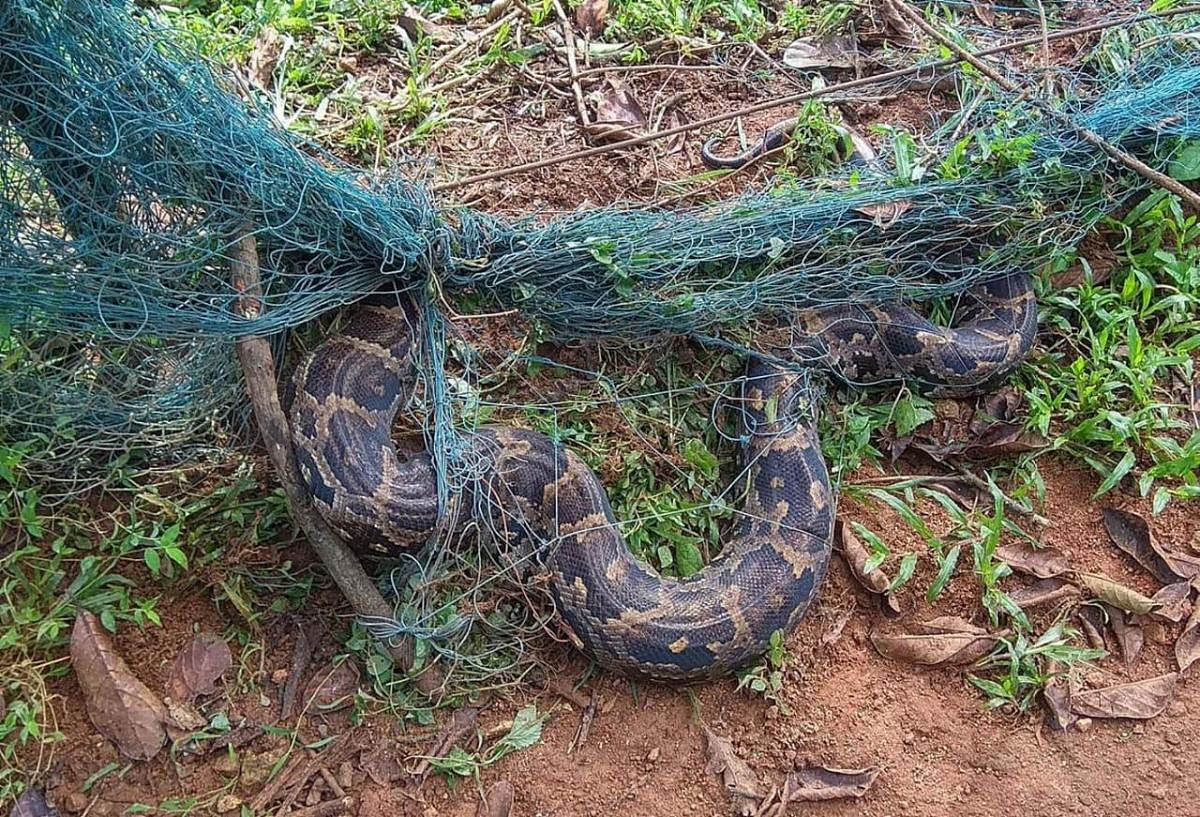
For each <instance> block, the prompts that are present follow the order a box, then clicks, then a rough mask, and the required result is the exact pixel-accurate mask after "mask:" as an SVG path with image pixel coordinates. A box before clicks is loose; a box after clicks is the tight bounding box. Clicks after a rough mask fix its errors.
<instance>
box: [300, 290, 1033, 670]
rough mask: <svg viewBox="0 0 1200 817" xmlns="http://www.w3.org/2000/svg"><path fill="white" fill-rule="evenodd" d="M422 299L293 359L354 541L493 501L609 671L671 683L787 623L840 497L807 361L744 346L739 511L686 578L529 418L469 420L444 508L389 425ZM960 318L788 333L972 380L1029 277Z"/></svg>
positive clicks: (405, 385) (830, 358)
mask: <svg viewBox="0 0 1200 817" xmlns="http://www.w3.org/2000/svg"><path fill="white" fill-rule="evenodd" d="M420 315H421V311H420V308H419V306H418V304H417V303H416V302H415V301H414V300H413V298H412V297H410V296H409V295H407V294H405V293H403V292H396V291H392V292H377V293H374V294H372V295H370V296H368V297H366V298H364V299H362V300H361V301H359V302H358V303H357V304H355V305H354V306H353V307H352V308H351V311H350V313H349V314H348V315H347V317H346V319H345V321H344V323H343V324H342V325H341V328H340V329H339V330H338V331H336V332H334V333H331V334H330V335H329V337H327V338H324V339H323V340H322V341H321V342H320V343H319V344H318V345H317V346H316V348H315V349H313V350H312V351H311V352H310V353H309V354H308V355H306V356H305V357H304V358H303V359H302V360H301V362H300V363H299V364H298V365H297V366H296V368H295V369H294V371H293V373H292V376H291V378H290V380H289V381H288V383H287V386H286V389H285V397H284V406H285V411H286V412H287V417H288V420H289V423H290V428H291V437H292V443H293V447H294V449H295V453H296V460H297V464H298V467H299V471H300V475H301V477H302V480H303V483H304V486H305V488H306V490H307V491H308V494H309V496H310V497H311V499H312V502H313V504H314V505H315V507H316V508H317V510H318V511H319V513H320V514H321V515H322V516H323V517H324V519H325V520H326V521H327V522H328V523H329V524H330V525H331V526H332V527H333V528H334V529H335V530H336V531H337V532H338V533H339V534H340V535H341V536H343V537H344V538H345V539H346V541H347V542H349V543H350V544H351V545H352V546H353V547H354V548H355V549H356V550H357V551H358V552H359V553H361V554H365V555H371V554H374V555H379V556H387V555H395V554H399V553H407V552H411V551H412V550H414V549H415V548H419V547H421V546H422V545H424V544H425V543H427V542H429V541H431V540H433V539H434V538H435V537H436V536H438V535H439V532H444V531H446V530H447V528H448V526H452V525H453V524H454V523H453V520H454V519H456V518H459V519H461V518H463V517H468V518H470V517H473V516H477V515H478V514H480V513H482V514H484V515H487V516H489V517H490V518H489V519H487V520H485V521H486V522H487V523H488V524H489V526H490V528H491V529H492V530H495V531H497V532H498V533H499V534H500V535H501V536H503V537H508V538H511V540H512V541H519V540H522V539H526V540H528V539H529V538H535V540H536V541H537V542H539V543H541V544H542V545H544V548H539V550H538V552H539V554H543V556H542V558H541V561H540V563H539V569H544V571H545V573H548V575H549V589H550V594H551V597H552V599H553V602H554V605H555V608H556V609H557V611H558V615H559V618H560V620H561V622H562V624H563V625H564V627H565V628H566V631H567V633H568V634H569V635H570V636H571V640H572V641H573V642H574V643H575V644H576V646H577V647H580V648H581V649H582V650H583V652H584V653H585V654H586V655H587V656H589V657H590V658H591V659H592V660H593V661H595V662H596V663H597V664H598V665H600V666H601V667H603V668H605V669H607V670H610V671H613V672H617V673H622V674H626V675H630V676H636V677H644V678H648V679H652V680H655V681H661V682H691V681H697V680H704V679H710V678H715V677H718V676H722V675H727V674H730V673H731V672H733V671H735V670H736V669H738V668H740V667H743V666H746V665H747V664H748V663H750V662H752V661H754V660H757V659H759V658H760V657H761V656H762V655H763V654H764V653H765V652H766V651H767V649H768V648H769V645H770V642H771V638H772V636H773V635H774V634H775V633H783V634H787V633H790V632H791V630H792V628H793V627H795V625H796V624H797V623H798V622H799V620H800V619H801V617H803V616H804V614H805V612H806V611H807V610H808V609H809V607H810V605H811V603H812V601H813V599H814V598H815V597H816V596H817V595H818V592H819V588H820V587H821V585H822V582H823V580H824V577H825V574H826V571H827V568H828V565H829V561H830V558H831V552H832V540H833V528H834V521H835V511H836V507H835V505H836V496H835V492H834V489H833V486H832V484H831V481H830V476H829V472H828V470H827V468H826V465H825V461H824V458H823V456H822V452H821V446H820V441H819V439H818V435H817V410H816V400H815V399H814V396H813V388H812V386H811V378H809V377H806V376H805V374H804V371H805V370H803V369H801V368H799V367H793V366H785V365H782V363H781V362H780V360H779V358H778V357H776V356H773V355H758V356H749V357H748V360H747V364H746V371H745V376H744V377H743V378H742V386H741V391H740V395H737V396H736V399H733V400H731V401H730V402H731V403H733V404H734V407H735V408H736V409H737V411H738V414H739V417H740V423H741V426H742V433H741V435H740V439H741V443H740V448H739V456H740V458H741V462H740V466H741V469H740V471H739V477H738V486H739V492H740V495H741V496H742V500H741V507H740V509H739V511H738V513H737V517H736V521H735V522H734V523H733V524H732V525H731V526H730V530H729V531H728V532H727V535H726V536H725V537H724V541H723V543H722V548H721V550H720V553H719V555H718V556H716V557H715V558H713V559H712V560H711V561H710V562H709V563H708V564H706V565H704V566H703V567H702V568H701V569H700V570H699V572H697V573H695V574H693V575H691V576H688V577H687V578H675V577H670V576H663V575H660V574H659V573H658V572H657V571H655V570H654V569H653V568H652V567H651V566H650V565H648V564H647V563H646V562H644V561H642V560H640V559H638V558H636V557H635V556H634V555H633V554H632V553H631V551H630V550H629V548H628V547H627V545H626V543H625V540H624V538H623V536H622V534H621V530H620V524H619V520H618V519H617V518H616V517H615V515H614V512H613V509H612V506H611V504H610V502H609V498H608V495H607V493H606V491H605V488H604V485H603V483H602V481H601V479H600V478H599V477H598V476H597V475H596V474H595V473H594V472H593V471H592V470H591V469H590V468H589V467H588V466H587V464H586V463H585V462H584V460H583V459H582V458H581V457H580V456H579V455H578V454H577V453H575V452H574V451H573V450H571V448H569V447H568V446H565V445H563V444H562V443H561V442H559V441H557V440H555V439H552V438H551V437H549V436H547V435H544V434H541V433H538V432H535V431H532V430H527V429H522V428H516V427H505V426H490V425H488V426H482V427H479V428H477V429H474V430H471V431H467V432H463V437H464V439H465V445H466V451H467V453H468V454H469V455H470V456H469V460H470V462H471V463H472V468H471V472H470V474H471V475H470V478H469V479H468V480H466V482H467V485H466V487H464V488H463V489H462V491H461V492H457V493H456V495H455V496H452V497H451V499H450V501H449V502H446V503H442V504H439V499H438V480H437V469H436V466H435V464H434V461H433V459H432V457H431V455H430V453H429V452H428V450H426V449H425V448H424V447H422V446H415V447H414V446H400V445H397V444H396V443H395V442H394V441H393V435H392V425H393V422H394V420H395V417H396V414H397V411H398V409H399V407H400V406H401V405H402V404H403V403H404V402H405V401H406V399H407V398H408V395H410V394H411V390H412V386H413V383H414V378H415V372H416V355H417V354H418V351H419V350H418V348H417V347H418V338H420V337H421V332H420V327H421V320H420ZM955 315H956V319H955V320H952V321H950V322H949V323H950V324H951V325H948V326H942V325H938V324H935V323H934V322H932V321H931V320H930V319H929V318H927V317H926V316H925V315H924V314H923V313H922V312H921V311H919V310H918V309H917V308H916V307H914V306H912V305H909V304H907V303H905V302H902V301H895V302H884V303H879V304H866V303H861V304H860V303H852V304H845V305H837V306H825V307H820V308H812V309H807V310H802V311H799V312H797V313H796V314H794V315H792V316H790V317H789V319H788V321H787V328H788V329H789V330H790V333H791V334H790V337H791V340H788V341H786V342H784V341H780V342H779V344H780V349H777V350H776V351H780V350H781V349H783V348H784V347H790V348H792V349H793V351H795V352H796V353H797V354H798V355H801V356H802V357H803V358H804V359H805V360H806V361H808V362H809V363H810V364H811V363H812V362H813V361H820V363H821V365H823V366H825V367H826V368H827V369H828V370H829V371H830V372H831V373H832V374H833V375H834V376H835V377H836V378H839V379H840V380H842V381H844V382H846V383H848V384H853V385H873V386H882V385H884V384H888V383H900V382H905V381H908V382H913V383H918V384H921V385H922V386H923V387H924V388H925V389H927V390H928V391H930V392H931V393H934V394H947V395H957V394H970V393H973V392H976V391H979V390H981V389H983V388H986V387H987V386H989V385H991V384H994V383H996V382H997V381H998V380H1000V379H1002V378H1004V377H1005V376H1007V375H1008V374H1009V373H1010V372H1011V371H1013V369H1014V368H1015V367H1016V366H1017V365H1018V364H1019V363H1020V362H1021V361H1022V360H1023V358H1024V357H1025V356H1026V355H1027V353H1028V352H1029V350H1030V348H1031V346H1032V343H1033V341H1034V338H1035V335H1036V330H1037V312H1036V301H1035V297H1034V291H1033V284H1032V279H1031V277H1030V276H1029V275H1028V274H1024V273H1017V272H1013V273H1007V274H1002V275H999V276H996V277H993V278H991V279H989V280H986V281H983V282H981V283H977V284H975V285H974V286H973V287H972V288H971V289H969V290H967V291H966V292H965V293H964V294H963V295H962V296H961V302H960V303H959V304H958V305H957V308H956V311H955Z"/></svg>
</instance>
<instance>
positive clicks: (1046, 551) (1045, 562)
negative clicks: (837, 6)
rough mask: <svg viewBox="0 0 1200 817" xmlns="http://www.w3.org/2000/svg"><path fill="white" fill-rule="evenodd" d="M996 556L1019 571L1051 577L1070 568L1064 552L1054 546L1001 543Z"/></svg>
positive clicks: (1059, 574) (1044, 577)
mask: <svg viewBox="0 0 1200 817" xmlns="http://www.w3.org/2000/svg"><path fill="white" fill-rule="evenodd" d="M996 556H997V557H999V558H1000V559H1001V560H1002V561H1004V562H1005V563H1006V564H1008V566H1009V567H1011V568H1012V569H1013V570H1016V571H1017V572H1019V573H1026V574H1028V575H1030V576H1035V577H1036V578H1039V579H1052V578H1054V577H1055V576H1061V575H1062V574H1064V573H1066V572H1068V571H1069V570H1070V569H1071V565H1070V563H1069V562H1068V561H1067V557H1066V554H1064V553H1063V552H1062V551H1060V550H1055V549H1054V548H1032V547H1030V546H1029V545H1026V544H1019V545H1001V546H1000V547H998V548H996Z"/></svg>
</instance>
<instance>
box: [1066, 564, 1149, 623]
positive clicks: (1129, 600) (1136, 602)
mask: <svg viewBox="0 0 1200 817" xmlns="http://www.w3.org/2000/svg"><path fill="white" fill-rule="evenodd" d="M1079 581H1080V582H1081V583H1082V584H1083V586H1084V587H1086V588H1087V589H1088V590H1090V591H1091V592H1092V594H1093V595H1095V597H1096V598H1098V599H1100V601H1103V602H1106V603H1108V604H1110V605H1112V606H1113V607H1116V608H1117V609H1119V610H1124V611H1125V612H1127V613H1133V614H1135V615H1139V616H1144V615H1146V614H1147V613H1149V612H1150V611H1151V610H1153V609H1154V607H1155V605H1154V600H1153V599H1151V598H1150V597H1149V596H1143V595H1142V594H1141V593H1139V592H1138V591H1136V590H1133V589H1131V588H1129V587H1126V586H1125V585H1123V584H1117V583H1116V582H1114V581H1113V580H1112V579H1110V578H1108V577H1107V576H1101V575H1100V574H1099V573H1080V574H1079Z"/></svg>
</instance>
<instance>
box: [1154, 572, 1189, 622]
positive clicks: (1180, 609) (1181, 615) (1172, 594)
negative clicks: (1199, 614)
mask: <svg viewBox="0 0 1200 817" xmlns="http://www.w3.org/2000/svg"><path fill="white" fill-rule="evenodd" d="M1150 600H1151V601H1153V602H1154V603H1155V604H1156V605H1158V606H1157V607H1156V608H1155V609H1154V610H1153V611H1152V612H1151V613H1150V615H1152V616H1154V617H1155V618H1157V619H1162V620H1163V621H1171V622H1179V621H1183V620H1184V619H1185V618H1187V617H1188V614H1189V613H1191V610H1192V584H1191V582H1175V583H1174V584H1168V585H1167V586H1166V587H1164V588H1162V589H1161V590H1159V591H1158V592H1157V593H1155V594H1154V595H1153V596H1152V597H1151V599H1150Z"/></svg>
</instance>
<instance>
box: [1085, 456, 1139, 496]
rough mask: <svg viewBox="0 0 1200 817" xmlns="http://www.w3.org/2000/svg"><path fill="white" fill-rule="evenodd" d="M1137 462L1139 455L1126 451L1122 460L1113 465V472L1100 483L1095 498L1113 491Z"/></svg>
mask: <svg viewBox="0 0 1200 817" xmlns="http://www.w3.org/2000/svg"><path fill="white" fill-rule="evenodd" d="M1136 462H1137V456H1136V455H1135V454H1134V453H1133V452H1132V451H1126V452H1125V456H1123V457H1121V461H1120V462H1118V463H1117V464H1116V465H1115V466H1114V467H1113V470H1112V473H1110V474H1109V475H1108V476H1107V477H1106V478H1105V480H1104V482H1102V483H1100V487H1099V488H1097V489H1096V493H1095V494H1094V495H1093V498H1095V497H1098V496H1103V495H1104V494H1106V493H1108V492H1109V491H1111V490H1112V489H1113V488H1114V487H1115V486H1116V484H1117V483H1118V482H1120V481H1121V480H1122V479H1124V478H1125V475H1126V474H1128V473H1129V472H1130V470H1131V469H1132V468H1133V466H1134V463H1136Z"/></svg>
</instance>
